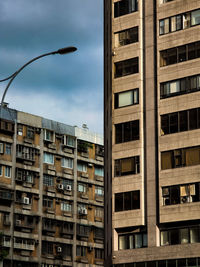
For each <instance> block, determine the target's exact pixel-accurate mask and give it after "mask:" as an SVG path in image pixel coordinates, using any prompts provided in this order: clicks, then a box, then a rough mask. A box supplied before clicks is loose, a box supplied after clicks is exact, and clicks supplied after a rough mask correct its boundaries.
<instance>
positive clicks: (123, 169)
mask: <svg viewBox="0 0 200 267" xmlns="http://www.w3.org/2000/svg"><path fill="white" fill-rule="evenodd" d="M139 172H140V158H139V156H135V157H131V158H124V159H117V160H115V176H116V177H119V176H124V175H130V174H137V173H139Z"/></svg>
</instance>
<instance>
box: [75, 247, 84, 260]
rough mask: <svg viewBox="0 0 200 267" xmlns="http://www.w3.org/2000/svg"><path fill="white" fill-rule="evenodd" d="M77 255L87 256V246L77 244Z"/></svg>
mask: <svg viewBox="0 0 200 267" xmlns="http://www.w3.org/2000/svg"><path fill="white" fill-rule="evenodd" d="M76 256H81V257H85V256H86V247H83V246H77V247H76Z"/></svg>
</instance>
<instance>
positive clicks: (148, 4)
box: [143, 0, 157, 247]
mask: <svg viewBox="0 0 200 267" xmlns="http://www.w3.org/2000/svg"><path fill="white" fill-rule="evenodd" d="M154 4H155V1H154V0H153V1H152V0H144V1H143V10H144V11H143V12H144V13H143V34H144V36H143V38H144V40H143V47H144V61H143V64H144V142H145V146H144V147H145V149H144V150H145V151H144V155H145V157H144V163H145V180H146V219H147V231H148V247H155V246H156V240H157V238H156V236H157V226H156V222H157V220H156V216H157V214H156V213H157V211H156V186H157V182H156V181H157V119H156V116H157V115H156V114H157V93H156V56H155V47H156V42H155V40H156V38H155V37H156V32H155V29H156V28H154V26H155V23H156V20H155V11H154Z"/></svg>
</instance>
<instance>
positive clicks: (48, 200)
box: [43, 196, 53, 209]
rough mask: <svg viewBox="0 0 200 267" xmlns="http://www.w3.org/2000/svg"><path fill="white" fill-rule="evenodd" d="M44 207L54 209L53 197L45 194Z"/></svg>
mask: <svg viewBox="0 0 200 267" xmlns="http://www.w3.org/2000/svg"><path fill="white" fill-rule="evenodd" d="M43 207H47V208H50V209H53V199H52V198H49V197H44V196H43Z"/></svg>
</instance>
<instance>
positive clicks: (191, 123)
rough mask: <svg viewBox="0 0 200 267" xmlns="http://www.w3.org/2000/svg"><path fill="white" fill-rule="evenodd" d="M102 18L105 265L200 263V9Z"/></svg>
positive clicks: (147, 3)
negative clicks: (103, 49)
mask: <svg viewBox="0 0 200 267" xmlns="http://www.w3.org/2000/svg"><path fill="white" fill-rule="evenodd" d="M104 21H105V24H104V27H105V28H104V34H105V36H104V46H105V54H104V62H105V70H104V71H105V72H104V83H105V84H104V87H105V91H104V93H105V95H104V97H105V99H104V101H105V110H104V115H105V116H104V118H105V135H104V141H105V266H111V265H114V266H118V267H127V266H129V267H130V266H133V267H150V266H157V267H158V266H165V267H166V266H169V267H171V266H176V267H179V266H200V212H199V210H200V191H199V190H200V187H199V185H200V176H199V172H200V150H199V148H200V138H199V134H200V130H199V129H200V123H199V122H200V120H199V118H200V113H199V112H200V108H199V107H200V101H199V100H200V92H199V90H200V26H199V25H200V2H199V1H197V0H190V1H188V0H157V1H156V0H105V1H104Z"/></svg>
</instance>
